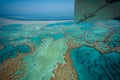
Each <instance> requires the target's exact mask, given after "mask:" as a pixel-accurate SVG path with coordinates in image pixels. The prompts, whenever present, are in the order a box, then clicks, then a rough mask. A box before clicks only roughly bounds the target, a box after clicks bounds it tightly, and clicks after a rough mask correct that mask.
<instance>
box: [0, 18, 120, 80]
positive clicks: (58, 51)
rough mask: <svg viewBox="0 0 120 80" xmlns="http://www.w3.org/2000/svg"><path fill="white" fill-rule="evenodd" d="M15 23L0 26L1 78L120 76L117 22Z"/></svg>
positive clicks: (114, 79) (97, 79)
mask: <svg viewBox="0 0 120 80" xmlns="http://www.w3.org/2000/svg"><path fill="white" fill-rule="evenodd" d="M1 23H3V22H1ZM17 23H18V24H10V23H9V24H8V23H7V22H4V24H6V25H2V26H0V79H1V80H2V79H4V80H14V79H15V80H16V79H17V80H50V79H51V77H53V78H52V79H51V80H67V79H68V80H69V79H72V80H118V79H119V78H120V68H119V66H120V22H119V21H116V20H111V21H101V22H94V23H81V24H74V23H73V22H72V21H65V22H59V21H54V22H51V21H48V22H46V23H44V22H40V23H34V22H33V23H30V24H24V23H23V24H22V23H19V22H17ZM69 50H70V52H69ZM69 55H70V57H69ZM70 60H72V62H71V61H70ZM59 63H60V64H62V65H64V66H61V65H59ZM68 64H69V65H68ZM60 66H61V67H60ZM66 66H67V67H66ZM69 66H71V67H72V68H71V67H69ZM59 68H60V71H59ZM64 68H65V69H64ZM62 69H64V70H63V71H62ZM71 69H73V70H72V71H73V72H72V73H71V72H70V71H71ZM74 70H75V72H74ZM53 72H54V73H53ZM55 72H56V73H55ZM60 72H61V74H60ZM9 74H10V75H9ZM57 75H59V77H57ZM75 75H77V77H74V78H73V77H72V76H75ZM60 76H64V77H60Z"/></svg>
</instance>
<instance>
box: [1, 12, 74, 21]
mask: <svg viewBox="0 0 120 80" xmlns="http://www.w3.org/2000/svg"><path fill="white" fill-rule="evenodd" d="M0 17H2V18H8V19H14V20H24V21H25V20H27V21H31V20H32V21H38V20H39V21H51V20H73V16H64V15H50V16H46V15H40V14H3V15H0Z"/></svg>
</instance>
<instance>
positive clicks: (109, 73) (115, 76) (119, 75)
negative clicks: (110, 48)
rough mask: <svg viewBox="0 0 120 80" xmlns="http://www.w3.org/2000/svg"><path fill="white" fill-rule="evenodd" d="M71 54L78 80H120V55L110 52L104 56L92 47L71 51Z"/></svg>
mask: <svg viewBox="0 0 120 80" xmlns="http://www.w3.org/2000/svg"><path fill="white" fill-rule="evenodd" d="M70 54H71V58H72V60H73V65H74V67H75V69H76V71H77V73H78V77H79V79H78V80H119V79H120V53H117V52H110V53H106V54H104V55H102V54H101V53H100V52H99V51H98V50H96V49H94V48H92V47H89V46H82V47H80V48H75V49H73V50H71V53H70Z"/></svg>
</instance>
